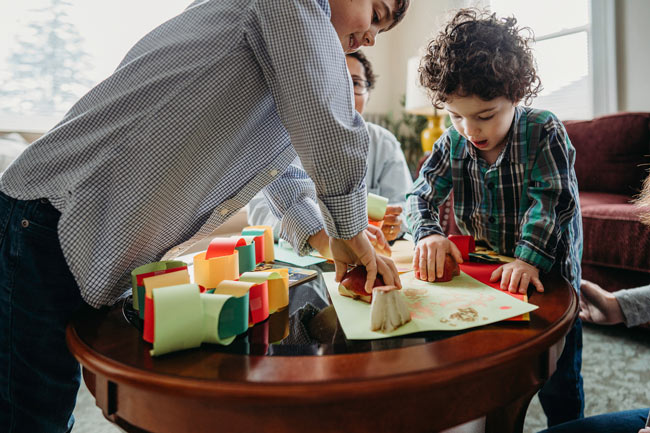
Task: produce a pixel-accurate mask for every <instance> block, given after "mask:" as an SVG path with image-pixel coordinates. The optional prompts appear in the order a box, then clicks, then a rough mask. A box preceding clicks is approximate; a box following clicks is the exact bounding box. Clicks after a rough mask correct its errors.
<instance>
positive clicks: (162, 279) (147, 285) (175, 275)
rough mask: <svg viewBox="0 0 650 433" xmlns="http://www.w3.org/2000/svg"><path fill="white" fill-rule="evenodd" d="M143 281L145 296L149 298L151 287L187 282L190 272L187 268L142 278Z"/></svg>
mask: <svg viewBox="0 0 650 433" xmlns="http://www.w3.org/2000/svg"><path fill="white" fill-rule="evenodd" d="M142 282H143V283H144V291H145V296H146V297H148V298H151V297H152V296H151V293H152V291H153V289H157V288H159V287H166V286H176V285H178V284H187V283H189V282H190V274H189V273H188V272H187V269H183V270H182V271H178V272H170V273H169V274H160V275H154V276H153V277H149V278H145V279H144V280H142Z"/></svg>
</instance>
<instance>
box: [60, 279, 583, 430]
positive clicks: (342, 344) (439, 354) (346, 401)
mask: <svg viewBox="0 0 650 433" xmlns="http://www.w3.org/2000/svg"><path fill="white" fill-rule="evenodd" d="M310 284H311V286H310ZM321 284H323V283H322V280H320V281H316V282H312V283H307V284H304V285H302V286H298V287H297V288H294V289H291V290H292V295H291V296H294V295H295V294H296V293H298V292H294V290H296V289H298V288H302V289H301V290H303V292H302V295H304V294H305V293H306V292H309V291H314V292H315V291H317V290H320V291H321V293H323V292H322V289H323V288H322V287H319V285H321ZM544 285H545V288H546V293H544V294H537V293H532V294H531V296H530V302H532V303H533V304H536V305H538V306H539V309H537V310H536V311H534V312H532V313H531V320H530V322H500V323H497V324H493V325H488V326H484V327H481V328H476V329H473V330H468V331H465V332H458V333H453V334H449V333H442V332H430V333H424V334H417V335H415V336H406V337H405V338H394V339H389V340H385V341H383V340H376V341H372V342H353V341H347V340H345V338H344V337H342V333H341V332H340V330H337V329H334V328H336V326H337V321H336V319H335V316H334V313H333V309H331V308H329V309H325V310H324V311H323V312H322V313H321V314H318V315H316V316H315V317H314V318H313V319H311V320H312V321H314V322H310V323H309V324H308V327H309V328H310V329H311V330H313V331H314V332H315V333H316V334H319V338H320V342H318V343H314V342H307V343H300V342H295V343H292V344H284V342H283V344H279V345H271V346H268V345H266V344H265V342H264V341H262V340H263V339H262V340H259V341H258V342H255V333H257V334H262V333H264V332H267V331H265V330H264V329H262V330H260V328H257V327H258V326H259V325H257V326H256V327H255V328H252V329H251V330H249V332H250V333H251V335H250V336H249V337H247V338H246V339H242V340H236V341H235V343H233V345H232V348H231V347H230V346H229V347H221V346H215V345H203V346H202V347H201V348H200V349H195V350H188V351H185V352H177V353H173V354H169V355H165V356H162V357H159V358H152V357H150V356H149V349H150V348H151V346H150V345H149V344H147V343H145V342H143V341H142V340H141V338H140V335H139V332H138V330H137V329H136V327H135V326H133V325H132V324H131V323H129V322H128V321H127V320H126V319H125V317H124V314H123V310H122V308H121V307H115V308H113V309H109V310H105V311H93V312H88V313H86V314H83V315H80V316H79V317H78V318H76V319H75V320H74V321H73V322H72V323H71V324H70V325H69V327H68V330H67V342H68V346H69V348H70V350H71V352H72V354H73V355H74V356H75V357H76V358H77V360H79V362H80V363H81V365H82V366H83V377H84V381H85V382H86V385H87V386H88V389H89V390H90V392H91V393H92V394H93V395H94V396H95V399H96V402H97V406H99V407H100V408H101V409H102V411H103V413H104V416H105V417H106V418H108V419H109V420H111V421H113V422H114V423H116V424H118V425H119V426H120V427H122V428H123V429H125V430H126V431H133V432H138V431H152V432H183V431H191V432H229V433H230V432H260V433H261V432H264V433H266V432H300V433H303V432H305V431H308V432H341V431H348V432H372V433H377V432H398V431H408V432H433V431H438V430H440V429H444V428H448V427H452V426H455V425H458V424H461V423H464V422H467V421H470V420H472V419H476V418H479V417H481V416H487V418H486V431H489V432H500V433H502V432H520V431H522V428H523V422H524V416H525V414H526V410H527V408H528V404H529V402H530V399H531V398H532V397H533V396H534V394H535V393H536V392H537V391H538V390H539V388H541V386H542V385H543V383H544V382H545V381H546V380H547V379H548V378H549V377H550V375H551V374H552V373H553V371H554V369H555V364H556V361H557V359H558V358H559V356H560V353H561V351H562V347H563V343H564V336H565V335H566V334H567V333H568V332H569V330H570V329H571V327H572V325H573V323H574V320H575V318H576V317H577V313H578V299H577V296H576V294H575V292H574V290H573V289H572V288H571V287H570V285H569V284H568V283H567V282H566V281H565V280H564V279H562V278H561V277H560V276H559V275H550V276H547V277H546V278H545V279H544ZM328 310H329V314H327V312H328ZM286 316H288V314H286ZM307 316H308V315H304V317H307ZM297 317H298V315H292V318H294V319H295V320H292V322H291V324H292V330H295V329H297V328H296V326H295V325H300V324H299V323H298V320H297ZM304 317H303V321H304ZM332 317H334V319H333V320H332ZM303 321H301V322H300V323H301V324H302V323H303ZM312 325H313V326H312ZM298 327H299V326H298ZM256 328H257V329H256ZM329 328H332V329H329ZM303 329H304V328H303ZM292 332H293V331H292ZM286 340H287V341H289V340H291V338H287V339H286ZM269 348H270V349H269Z"/></svg>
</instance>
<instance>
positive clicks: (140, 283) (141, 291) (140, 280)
mask: <svg viewBox="0 0 650 433" xmlns="http://www.w3.org/2000/svg"><path fill="white" fill-rule="evenodd" d="M169 263H170V266H176V265H182V266H179V267H173V268H170V269H166V270H159V271H154V272H147V273H145V274H138V275H137V276H136V284H137V287H136V292H137V295H138V310H139V313H140V319H142V320H144V304H145V302H144V300H145V288H144V279H145V278H149V277H155V276H156V275H162V274H169V273H172V272H178V271H187V264H185V262H177V261H174V262H169Z"/></svg>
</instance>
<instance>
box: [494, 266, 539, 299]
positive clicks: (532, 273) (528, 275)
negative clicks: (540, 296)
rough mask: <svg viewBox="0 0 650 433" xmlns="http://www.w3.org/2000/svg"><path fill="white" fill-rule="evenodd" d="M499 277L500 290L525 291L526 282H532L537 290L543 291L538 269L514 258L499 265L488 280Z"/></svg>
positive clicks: (526, 287)
mask: <svg viewBox="0 0 650 433" xmlns="http://www.w3.org/2000/svg"><path fill="white" fill-rule="evenodd" d="M499 278H501V290H508V291H509V292H510V293H517V292H519V293H526V291H527V290H528V284H530V283H533V285H534V286H535V288H536V289H537V291H538V292H540V293H541V292H543V291H544V285H543V284H542V282H541V281H540V279H539V269H537V268H536V267H535V266H533V265H531V264H528V263H526V262H524V261H523V260H519V259H517V260H515V261H514V262H511V263H507V264H505V265H503V266H499V267H498V268H497V269H496V270H495V271H494V272H492V276H491V277H490V282H494V281H497V280H498V279H499Z"/></svg>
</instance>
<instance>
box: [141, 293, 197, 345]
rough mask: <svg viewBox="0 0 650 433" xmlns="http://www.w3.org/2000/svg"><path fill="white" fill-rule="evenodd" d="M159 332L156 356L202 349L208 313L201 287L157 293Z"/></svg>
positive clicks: (156, 330) (156, 341) (156, 311)
mask: <svg viewBox="0 0 650 433" xmlns="http://www.w3.org/2000/svg"><path fill="white" fill-rule="evenodd" d="M153 304H154V316H155V317H156V319H157V320H156V321H155V330H154V337H155V338H154V341H153V350H151V352H150V353H151V355H152V356H158V355H163V354H165V353H169V352H175V351H177V350H184V349H190V348H193V347H199V346H200V345H201V343H202V342H203V338H204V312H203V304H202V302H201V294H200V293H199V286H198V285H196V284H182V285H178V286H168V287H160V288H158V289H156V290H155V291H154V292H153Z"/></svg>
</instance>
